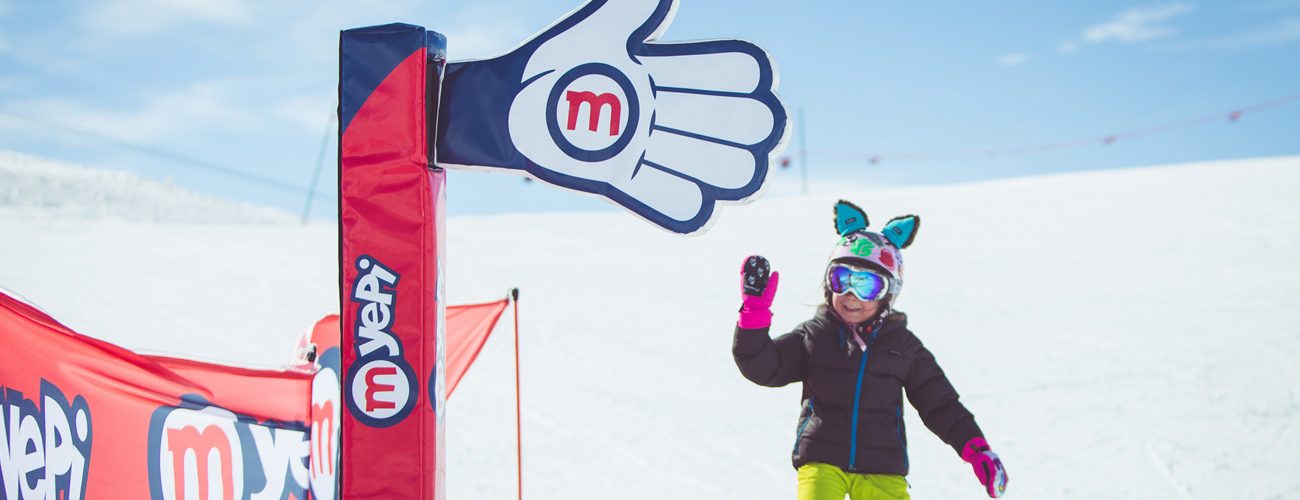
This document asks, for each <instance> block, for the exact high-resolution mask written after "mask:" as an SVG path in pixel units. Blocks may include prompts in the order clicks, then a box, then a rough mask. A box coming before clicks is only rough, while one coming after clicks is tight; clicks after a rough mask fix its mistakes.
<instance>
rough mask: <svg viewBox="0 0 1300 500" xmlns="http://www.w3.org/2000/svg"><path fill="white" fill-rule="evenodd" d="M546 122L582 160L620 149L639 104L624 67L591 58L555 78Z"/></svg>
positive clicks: (606, 155) (597, 158)
mask: <svg viewBox="0 0 1300 500" xmlns="http://www.w3.org/2000/svg"><path fill="white" fill-rule="evenodd" d="M546 113H547V120H546V124H547V128H548V129H549V131H550V133H551V139H552V140H554V141H555V145H556V146H558V147H559V148H560V150H561V151H564V153H565V154H567V155H569V156H570V157H571V158H573V159H575V160H579V161H586V162H598V161H605V160H608V159H610V158H613V157H614V156H616V155H618V154H619V153H621V152H622V151H623V149H624V148H626V147H627V145H628V143H629V142H631V141H632V135H633V134H634V133H635V132H636V127H637V119H638V117H639V116H640V105H639V103H638V101H637V97H636V89H635V88H633V87H632V81H631V80H628V78H627V76H626V75H624V74H623V72H622V71H619V70H617V69H615V68H614V67H613V66H610V65H608V64H601V63H587V64H583V65H580V66H578V67H576V68H573V69H571V70H569V72H567V73H565V74H564V75H563V76H561V77H560V78H559V80H556V82H555V87H554V88H552V89H551V95H550V98H549V99H547V101H546Z"/></svg>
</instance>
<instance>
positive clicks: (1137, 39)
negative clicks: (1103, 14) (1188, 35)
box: [1083, 3, 1196, 44]
mask: <svg viewBox="0 0 1300 500" xmlns="http://www.w3.org/2000/svg"><path fill="white" fill-rule="evenodd" d="M1193 10H1196V8H1195V7H1194V6H1193V5H1192V4H1187V3H1175V4H1168V5H1161V6H1148V7H1134V8H1131V9H1128V10H1126V11H1124V12H1121V13H1119V14H1118V15H1116V16H1115V17H1114V18H1113V19H1111V20H1110V21H1107V22H1104V23H1102V24H1097V25H1093V26H1089V27H1088V28H1086V29H1084V30H1083V40H1084V41H1085V42H1087V43H1103V42H1118V43H1126V44H1133V43H1141V42H1146V41H1149V40H1155V39H1158V38H1166V37H1170V36H1173V35H1174V34H1176V33H1177V30H1175V29H1174V28H1172V27H1169V26H1166V25H1164V24H1162V23H1163V22H1164V21H1167V20H1169V19H1172V18H1175V17H1178V16H1182V15H1185V14H1188V13H1190V12H1192V11H1193Z"/></svg>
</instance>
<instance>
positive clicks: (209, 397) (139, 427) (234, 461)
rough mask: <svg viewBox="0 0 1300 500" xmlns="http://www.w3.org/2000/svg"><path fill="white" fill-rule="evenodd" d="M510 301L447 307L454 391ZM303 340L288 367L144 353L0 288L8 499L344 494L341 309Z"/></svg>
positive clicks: (1, 461) (0, 477) (2, 454)
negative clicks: (301, 353)
mask: <svg viewBox="0 0 1300 500" xmlns="http://www.w3.org/2000/svg"><path fill="white" fill-rule="evenodd" d="M507 303H508V301H506V300H500V301H496V302H488V303H482V304H469V305H463V306H451V307H449V308H448V321H447V328H448V333H447V336H448V344H449V346H450V349H451V351H452V354H451V358H450V359H449V361H448V371H449V375H448V376H449V377H450V379H449V381H448V382H449V387H454V386H455V385H456V383H457V381H459V380H460V377H461V376H463V375H464V374H465V372H466V370H468V369H469V366H470V364H472V363H473V361H474V357H475V356H476V355H477V353H478V351H479V349H481V347H482V345H483V342H484V341H486V340H487V337H488V335H489V334H490V333H491V331H492V328H493V326H494V325H495V324H496V322H497V320H498V319H499V317H500V315H501V313H502V311H503V310H504V309H505V307H506V305H507ZM304 340H305V342H304V344H308V343H310V344H311V345H314V349H311V350H310V351H309V352H310V353H313V354H316V353H319V355H313V356H311V358H313V359H312V360H311V361H306V360H303V362H301V363H299V364H298V365H297V366H294V367H290V368H288V369H286V370H257V369H249V368H241V367H232V366H223V365H217V364H212V363H204V362H199V361H193V360H187V359H180V358H171V357H163V356H146V355H140V354H136V353H134V352H131V351H129V350H127V349H124V348H121V347H118V346H115V345H113V344H110V343H107V342H104V341H101V340H97V339H94V338H90V337H86V336H84V335H81V334H78V333H76V332H74V331H72V330H71V329H69V328H68V327H66V326H64V325H63V324H61V323H59V322H58V321H56V320H54V319H53V318H51V317H50V316H48V315H46V314H45V313H44V312H42V311H40V310H39V309H37V308H35V307H32V306H30V305H28V304H26V303H24V302H22V301H20V300H18V299H16V298H14V297H12V296H9V295H7V294H4V293H2V292H0V345H3V346H4V348H3V350H0V499H4V500H29V499H53V500H79V499H83V498H108V499H115V498H122V499H136V498H154V499H178V500H180V499H191V500H195V499H197V500H204V499H212V500H217V499H243V498H249V499H259V498H275V499H285V498H289V499H296V500H305V499H309V498H327V499H332V498H338V474H337V472H338V469H339V461H338V459H339V437H338V431H339V421H340V420H339V418H340V410H341V402H340V399H339V376H338V374H339V373H340V372H339V358H340V356H339V349H338V345H339V317H338V315H331V316H327V317H325V318H324V319H322V320H320V321H318V322H317V323H316V325H315V327H314V328H313V329H312V330H311V333H310V335H309V336H307V337H305V338H304ZM306 341H309V342H306ZM456 353H460V354H456Z"/></svg>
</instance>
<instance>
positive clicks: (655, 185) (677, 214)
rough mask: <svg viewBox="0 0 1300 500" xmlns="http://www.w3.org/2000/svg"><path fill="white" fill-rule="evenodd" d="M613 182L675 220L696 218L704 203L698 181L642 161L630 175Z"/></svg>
mask: <svg viewBox="0 0 1300 500" xmlns="http://www.w3.org/2000/svg"><path fill="white" fill-rule="evenodd" d="M613 185H614V187H616V188H618V190H619V191H622V192H624V193H626V194H627V195H629V196H631V197H633V198H635V199H636V200H638V201H640V202H642V203H644V204H646V205H647V206H649V207H650V208H652V209H654V210H655V211H656V212H659V213H661V214H663V215H665V216H667V217H668V218H670V219H673V220H676V221H687V220H691V219H693V218H695V216H697V215H699V213H700V210H701V207H703V206H704V193H702V192H701V191H700V186H699V185H698V184H696V183H694V182H691V181H690V180H687V179H684V178H681V177H678V176H676V175H673V174H671V173H669V172H666V171H664V170H660V169H658V168H655V167H653V166H651V165H644V164H643V165H642V166H641V168H640V169H638V170H637V172H636V174H635V175H633V176H632V177H631V178H628V179H622V180H617V181H615V182H614V183H613Z"/></svg>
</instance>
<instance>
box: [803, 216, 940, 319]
mask: <svg viewBox="0 0 1300 500" xmlns="http://www.w3.org/2000/svg"><path fill="white" fill-rule="evenodd" d="M869 224H870V222H869V221H868V219H867V213H866V212H864V211H863V210H862V209H861V208H858V207H857V206H856V205H854V204H852V203H849V202H848V201H845V200H840V201H838V202H837V203H835V231H836V232H837V233H839V235H840V241H839V242H838V243H836V244H835V248H834V249H832V250H831V255H830V258H829V259H827V264H826V268H827V271H829V270H830V266H831V265H832V264H835V263H837V262H843V263H847V264H857V265H861V266H865V267H867V268H871V269H874V270H876V271H879V272H881V273H883V274H884V275H885V277H886V278H889V295H888V298H887V299H886V300H887V301H888V302H890V303H892V302H893V300H894V299H895V298H896V297H897V296H898V293H899V292H900V291H902V289H903V254H902V252H901V250H902V249H904V248H907V247H908V246H910V245H911V244H912V240H913V239H915V238H916V230H917V228H919V227H920V226H921V218H920V217H918V216H915V215H904V216H901V217H895V218H893V219H891V220H890V221H889V223H887V224H885V229H884V230H883V231H881V232H880V233H876V232H872V231H868V230H867V226H868V225H869Z"/></svg>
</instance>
